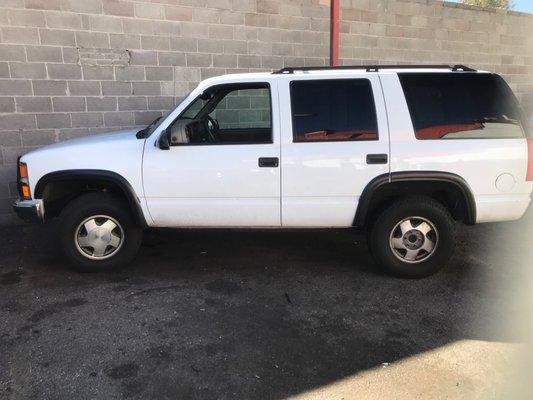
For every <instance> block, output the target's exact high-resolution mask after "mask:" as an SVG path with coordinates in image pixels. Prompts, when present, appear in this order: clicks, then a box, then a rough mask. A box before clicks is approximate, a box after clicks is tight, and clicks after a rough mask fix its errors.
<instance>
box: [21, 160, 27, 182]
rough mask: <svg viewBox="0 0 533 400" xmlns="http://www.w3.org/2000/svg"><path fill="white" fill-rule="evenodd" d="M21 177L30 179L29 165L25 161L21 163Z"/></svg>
mask: <svg viewBox="0 0 533 400" xmlns="http://www.w3.org/2000/svg"><path fill="white" fill-rule="evenodd" d="M19 177H20V178H22V179H28V166H27V165H26V164H24V163H19Z"/></svg>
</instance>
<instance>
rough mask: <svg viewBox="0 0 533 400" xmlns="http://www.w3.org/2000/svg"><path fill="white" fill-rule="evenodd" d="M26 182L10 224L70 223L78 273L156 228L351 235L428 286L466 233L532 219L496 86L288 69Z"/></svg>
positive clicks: (524, 152) (525, 165) (64, 156)
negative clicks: (459, 226) (458, 235)
mask: <svg viewBox="0 0 533 400" xmlns="http://www.w3.org/2000/svg"><path fill="white" fill-rule="evenodd" d="M18 170H19V173H18V182H19V189H20V200H19V201H17V202H16V204H15V205H14V208H15V211H16V212H17V213H18V214H19V216H21V217H23V218H25V219H28V218H34V219H35V218H36V219H40V220H44V219H50V218H54V217H59V218H60V220H61V221H60V223H59V238H60V241H61V245H62V248H63V249H64V251H65V253H66V255H67V256H68V258H69V259H70V260H71V261H72V262H73V264H74V265H75V266H76V267H77V268H78V269H80V270H83V271H96V270H102V269H105V268H109V267H112V266H116V265H119V264H124V263H127V262H129V261H130V260H132V259H133V257H134V256H135V254H136V253H137V251H138V249H139V245H140V243H141V237H142V230H143V228H146V227H175V228H180V227H228V228H231V227H239V228H242V227H247V228H352V227H356V228H365V229H366V231H367V232H368V242H369V245H370V246H369V247H370V249H371V252H372V254H373V255H374V258H375V259H376V261H377V262H378V264H380V265H382V266H383V267H385V268H386V269H387V270H388V271H389V272H391V273H393V274H395V275H399V276H403V277H423V276H427V275H430V274H432V273H434V272H436V271H437V270H438V269H439V268H441V267H442V266H443V265H444V264H445V263H446V261H447V260H448V258H449V257H450V255H451V253H452V250H453V248H454V225H455V224H456V221H461V222H464V223H466V224H475V223H479V222H489V221H506V220H515V219H518V218H520V217H521V216H522V215H523V214H524V212H525V211H526V209H527V207H528V206H529V203H530V197H531V192H532V186H533V182H531V181H532V180H533V141H532V140H531V139H530V136H529V133H528V128H527V124H526V123H525V119H524V117H523V113H522V112H521V110H520V107H519V104H518V101H517V100H516V98H515V97H514V95H513V94H512V92H511V90H510V89H509V87H508V86H507V84H506V83H505V82H504V80H503V79H502V78H501V77H500V76H498V75H495V74H491V73H488V72H478V71H475V70H472V69H470V68H467V67H464V66H403V67H402V66H394V67H391V66H369V67H361V66H356V67H345V66H343V67H331V68H328V67H304V68H284V69H282V70H280V71H276V72H274V73H250V74H237V75H226V76H219V77H216V78H211V79H207V80H205V81H203V82H201V83H200V85H199V86H198V87H197V88H196V89H195V90H193V91H192V92H191V93H190V94H189V96H187V98H185V100H183V102H182V103H181V104H179V105H178V106H177V107H176V108H175V109H173V110H172V111H170V112H169V114H168V115H166V116H164V117H162V118H160V119H158V120H156V121H154V122H153V123H152V124H151V125H149V126H147V127H146V128H144V129H142V130H140V131H138V132H136V131H133V130H128V131H122V132H116V133H110V134H104V135H97V136H91V137H86V138H81V139H75V140H70V141H67V142H63V143H59V144H55V145H51V146H47V147H44V148H41V149H38V150H36V151H33V152H31V153H28V154H26V155H24V156H23V157H22V158H21V159H20V162H19V168H18ZM332 257H334V254H332Z"/></svg>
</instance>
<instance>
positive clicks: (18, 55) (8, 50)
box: [0, 44, 26, 61]
mask: <svg viewBox="0 0 533 400" xmlns="http://www.w3.org/2000/svg"><path fill="white" fill-rule="evenodd" d="M0 60H3V61H26V52H25V51H24V46H18V45H11V44H0Z"/></svg>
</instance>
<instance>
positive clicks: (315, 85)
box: [290, 79, 378, 142]
mask: <svg viewBox="0 0 533 400" xmlns="http://www.w3.org/2000/svg"><path fill="white" fill-rule="evenodd" d="M290 91H291V109H292V132H293V141H294V142H329V141H336V142H339V141H356V140H377V139H378V127H377V119H376V108H375V104H374V97H373V95H372V86H371V84H370V81H369V80H368V79H335V80H332V79H329V80H314V79H313V80H297V81H292V82H291V84H290Z"/></svg>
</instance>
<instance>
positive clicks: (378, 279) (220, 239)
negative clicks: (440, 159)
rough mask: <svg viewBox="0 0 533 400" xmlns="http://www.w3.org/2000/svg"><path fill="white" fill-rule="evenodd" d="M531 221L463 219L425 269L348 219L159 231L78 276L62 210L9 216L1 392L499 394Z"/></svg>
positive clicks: (516, 343) (0, 292) (0, 304)
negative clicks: (443, 255)
mask: <svg viewBox="0 0 533 400" xmlns="http://www.w3.org/2000/svg"><path fill="white" fill-rule="evenodd" d="M532 222H533V213H532V212H529V214H528V215H527V216H526V217H525V218H524V219H522V220H521V221H518V222H512V223H499V224H481V225H477V226H474V227H464V228H463V227H462V228H461V229H460V234H459V243H458V249H457V251H456V253H455V255H454V257H453V259H452V262H451V263H450V265H448V266H447V267H446V268H445V269H444V270H443V271H442V272H440V273H438V274H437V275H435V276H433V277H430V278H427V279H422V280H403V279H397V278H392V277H389V276H387V275H384V274H383V273H381V272H380V271H379V270H378V269H377V268H376V267H375V265H374V262H373V260H372V258H371V257H370V255H369V253H368V251H367V248H366V243H365V238H364V236H363V235H361V234H358V233H355V232H353V231H351V230H333V231H275V230H272V231H230V230H207V231H202V230H180V231H173V230H154V231H149V232H147V234H146V235H145V239H144V242H143V246H142V248H141V251H140V253H139V255H138V257H137V259H136V260H135V262H134V263H133V264H132V265H130V266H128V267H127V268H123V269H121V270H116V271H110V272H104V273H97V274H80V273H77V272H73V271H71V270H69V268H68V265H67V264H66V263H65V261H64V260H63V258H62V256H61V253H60V251H59V250H58V248H57V245H56V240H55V236H54V233H55V229H56V225H55V224H53V223H52V224H46V225H21V226H12V227H2V228H0V243H1V244H0V321H1V323H0V398H8V399H89V398H90V399H121V398H128V399H129V398H131V399H146V398H150V399H285V398H291V397H294V398H324V399H326V398H327V399H333V398H335V399H341V398H344V399H348V398H359V399H365V398H380V399H381V398H387V399H392V398H465V399H467V398H468V399H473V398H480V399H481V398H483V399H488V398H501V397H500V396H501V393H502V391H503V390H504V389H503V386H501V385H503V382H508V381H509V379H515V378H516V376H517V374H519V371H518V368H517V367H515V364H514V361H513V359H514V358H513V357H515V355H516V354H517V353H518V354H519V353H520V350H519V349H520V346H521V342H522V341H523V339H524V336H523V333H524V332H523V331H525V329H522V325H521V323H520V321H522V320H523V319H522V316H523V315H524V313H526V314H527V313H528V312H529V314H531V313H530V309H529V308H527V307H526V306H525V304H524V302H523V297H522V294H524V293H525V292H526V291H527V290H528V289H527V287H528V284H529V282H531V275H530V271H529V269H530V265H529V264H530V260H532V259H533V258H532V257H531V255H532V253H531V252H532V250H531V247H532V246H531V245H530V243H531V239H530V238H531V234H532V233H533V228H532V225H533V223H532ZM441 395H442V397H441Z"/></svg>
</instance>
